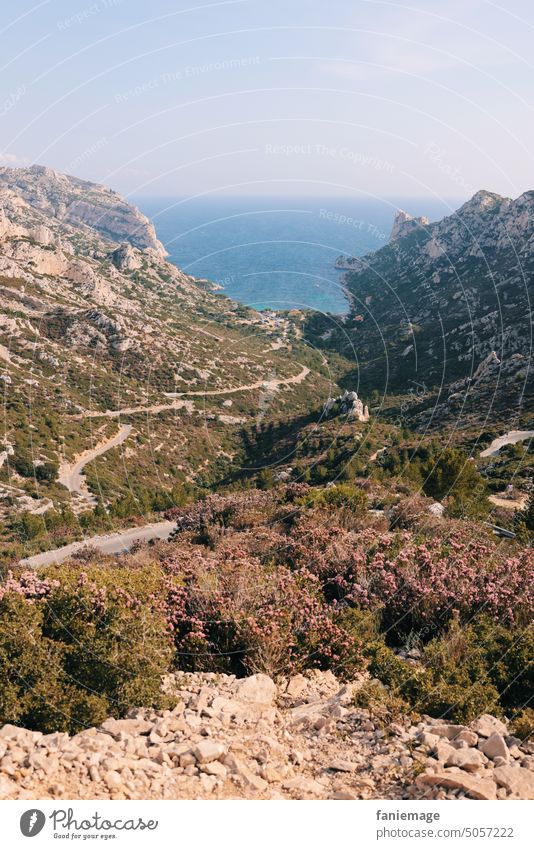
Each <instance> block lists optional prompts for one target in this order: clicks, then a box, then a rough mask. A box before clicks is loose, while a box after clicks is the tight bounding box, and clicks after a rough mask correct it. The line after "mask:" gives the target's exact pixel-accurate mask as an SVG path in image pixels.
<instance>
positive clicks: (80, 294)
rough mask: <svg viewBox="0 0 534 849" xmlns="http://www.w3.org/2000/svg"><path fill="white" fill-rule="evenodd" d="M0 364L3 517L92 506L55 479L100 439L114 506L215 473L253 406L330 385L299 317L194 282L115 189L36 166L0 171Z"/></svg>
mask: <svg viewBox="0 0 534 849" xmlns="http://www.w3.org/2000/svg"><path fill="white" fill-rule="evenodd" d="M0 361H1V362H0V365H1V374H0V381H1V383H0V386H3V388H4V411H5V416H4V429H3V434H2V438H1V439H2V444H0V458H1V460H0V513H2V514H4V515H11V514H12V513H13V502H15V503H16V504H18V503H20V504H21V505H24V506H26V507H27V505H28V501H29V503H30V505H31V504H32V501H31V499H33V506H32V512H35V511H38V512H41V513H42V512H43V511H46V509H47V508H48V507H50V506H51V505H56V506H57V505H58V504H59V505H61V504H70V505H71V506H74V507H75V508H76V510H77V511H79V510H80V509H82V508H84V507H86V506H87V499H84V498H83V497H82V495H83V493H82V490H80V491H79V492H78V493H76V492H71V493H70V494H69V492H68V490H67V489H65V487H64V486H62V485H61V484H60V482H59V478H60V477H61V479H69V480H71V479H73V476H72V475H71V474H70V466H72V468H75V466H76V463H77V462H78V461H79V458H80V457H85V458H87V457H88V456H89V455H90V454H91V450H92V449H94V448H95V446H101V445H102V444H105V445H109V446H111V447H110V450H109V451H106V452H105V453H102V452H101V451H97V452H94V453H95V456H94V457H93V458H90V462H89V464H88V466H87V469H86V470H85V472H84V474H86V475H87V479H88V486H89V489H90V490H91V492H92V493H93V496H95V497H99V499H100V500H101V501H102V502H103V503H104V504H106V503H109V502H110V501H111V500H113V499H114V498H117V497H123V498H126V497H130V498H133V502H134V503H135V499H136V498H138V493H139V491H140V488H144V489H146V488H147V487H148V488H149V489H150V490H151V491H156V490H158V491H170V490H171V489H172V488H173V487H178V488H180V487H182V488H183V487H184V486H189V485H191V486H193V485H194V486H197V485H206V483H209V482H210V481H213V480H216V479H217V478H218V476H219V475H220V474H221V470H222V469H223V467H225V466H228V464H231V463H232V462H237V459H236V458H238V457H239V450H240V446H241V432H242V430H243V427H245V426H247V425H248V424H249V423H250V424H253V423H254V422H255V417H257V416H261V418H262V420H263V419H265V421H269V419H270V418H271V417H274V418H277V417H281V416H287V415H291V414H294V413H298V412H303V411H309V409H310V407H313V406H316V407H317V409H319V410H320V408H321V406H322V404H323V403H324V401H325V399H326V398H327V397H328V395H329V392H330V388H331V386H330V383H329V382H328V381H327V379H326V377H323V376H322V374H321V373H320V372H321V370H322V371H323V372H324V373H325V374H326V372H325V370H324V367H323V366H322V365H321V363H322V360H321V358H320V357H319V356H318V355H314V354H313V353H310V352H309V349H308V348H307V347H306V346H304V345H303V344H302V343H301V342H300V341H299V328H298V327H297V326H296V325H295V324H294V323H293V322H291V321H289V320H286V319H284V318H282V317H281V318H280V319H277V320H276V321H275V320H274V319H272V318H270V317H268V316H266V315H263V314H260V313H257V312H255V311H254V310H251V309H248V308H246V307H243V306H241V305H238V304H236V303H235V302H233V301H230V300H229V299H228V298H225V297H223V296H220V295H216V294H214V293H212V292H210V291H209V289H208V287H206V285H205V281H204V282H203V283H202V284H197V282H196V281H195V280H194V279H193V278H191V277H189V276H188V275H186V274H184V273H183V272H182V271H180V270H179V269H178V268H176V266H174V265H172V264H171V263H169V262H167V261H166V260H165V250H164V248H163V246H162V245H161V243H160V242H159V241H158V240H157V238H156V235H155V231H154V228H153V226H152V224H151V223H150V222H149V221H148V219H147V218H146V217H145V216H144V215H142V214H141V213H140V212H139V211H138V210H136V209H135V208H133V207H132V206H130V205H129V204H128V203H127V202H126V201H125V200H124V199H122V198H121V197H120V196H119V195H117V194H116V193H115V192H112V191H111V190H109V189H106V188H103V187H101V186H97V185H94V184H92V183H88V182H85V181H82V180H78V179H76V178H74V177H68V176H65V175H63V174H58V173H56V172H54V171H51V170H50V169H46V168H42V167H40V166H34V167H32V168H28V169H8V168H2V169H0ZM315 367H317V369H318V372H319V373H315V374H312V371H313V369H315ZM125 421H126V422H127V423H128V424H129V425H131V426H132V428H131V431H129V432H128V438H127V439H126V441H125V442H124V444H121V445H120V446H119V445H118V444H117V443H116V441H114V437H115V436H116V435H117V433H118V432H119V427H120V424H121V423H123V422H125ZM58 467H61V468H60V472H61V473H59V471H58ZM39 469H40V471H39V472H38V474H37V473H36V470H39ZM77 471H79V469H78V470H77ZM58 474H59V477H58ZM75 477H76V476H75ZM84 491H86V487H84ZM2 499H3V502H2ZM2 503H4V505H5V509H2V506H1V505H2ZM131 508H132V510H133V509H134V508H133V505H131ZM145 509H146V508H145Z"/></svg>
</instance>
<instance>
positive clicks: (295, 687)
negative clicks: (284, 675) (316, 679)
mask: <svg viewBox="0 0 534 849" xmlns="http://www.w3.org/2000/svg"><path fill="white" fill-rule="evenodd" d="M307 689H308V681H307V680H306V678H305V677H304V675H294V676H293V678H291V679H290V681H289V683H288V685H287V687H286V693H287V695H288V696H291V698H293V699H298V698H300V696H302V695H303V694H304V693H305V692H306V690H307Z"/></svg>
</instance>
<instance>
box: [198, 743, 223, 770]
mask: <svg viewBox="0 0 534 849" xmlns="http://www.w3.org/2000/svg"><path fill="white" fill-rule="evenodd" d="M193 754H194V756H195V758H196V760H197V761H198V763H201V764H207V763H210V762H211V761H218V760H219V758H221V757H222V756H223V755H224V754H226V746H224V745H223V744H222V743H216V742H215V740H202V742H200V743H199V744H198V745H197V746H195V748H194V749H193Z"/></svg>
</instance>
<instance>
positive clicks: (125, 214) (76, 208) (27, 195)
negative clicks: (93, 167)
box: [0, 165, 166, 257]
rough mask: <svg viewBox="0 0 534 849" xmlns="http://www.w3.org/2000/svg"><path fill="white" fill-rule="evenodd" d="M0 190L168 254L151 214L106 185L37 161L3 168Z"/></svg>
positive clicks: (51, 214)
mask: <svg viewBox="0 0 534 849" xmlns="http://www.w3.org/2000/svg"><path fill="white" fill-rule="evenodd" d="M0 191H1V192H2V200H3V202H4V201H5V200H7V199H8V198H9V193H10V192H13V193H14V194H15V195H16V196H18V197H19V198H22V199H23V200H24V201H26V203H27V204H28V205H29V206H30V207H31V208H32V209H35V210H38V211H39V212H42V213H43V214H44V215H45V216H47V217H49V218H53V219H55V220H57V221H61V222H64V223H65V224H71V225H72V226H73V227H77V228H88V229H89V230H96V232H97V233H100V234H101V235H102V236H104V237H106V238H108V239H111V240H113V241H122V240H125V241H127V242H129V243H130V244H131V245H133V246H134V247H136V248H140V249H141V250H145V249H147V248H151V249H152V250H153V251H155V252H156V254H158V255H159V256H161V257H164V256H165V255H166V251H165V248H164V247H163V245H162V244H161V242H160V241H158V239H157V237H156V231H155V230H154V227H153V225H152V224H151V222H150V221H149V220H148V218H147V217H146V216H145V215H143V214H142V213H141V212H139V210H138V209H135V207H132V206H131V205H130V204H129V203H127V202H126V201H125V200H124V199H123V198H121V196H120V195H118V194H117V192H114V191H112V190H111V189H108V188H106V187H105V186H99V185H96V184H95V183H89V182H87V181H86V180H79V179H77V178H76V177H70V176H67V175H66V174H59V173H58V172H57V171H53V170H52V169H51V168H45V167H44V166H42V165H33V166H32V167H31V168H16V169H13V168H0ZM38 241H39V240H38Z"/></svg>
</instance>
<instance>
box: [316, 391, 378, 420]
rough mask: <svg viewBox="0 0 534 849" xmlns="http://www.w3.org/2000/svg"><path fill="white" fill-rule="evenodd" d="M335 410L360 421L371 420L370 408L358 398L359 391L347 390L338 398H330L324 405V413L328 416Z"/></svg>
mask: <svg viewBox="0 0 534 849" xmlns="http://www.w3.org/2000/svg"><path fill="white" fill-rule="evenodd" d="M334 410H335V412H337V413H338V414H339V415H342V416H348V418H354V419H358V421H360V422H367V421H369V408H368V406H367V404H365V405H364V404H363V402H362V401H361V400H360V399H359V398H358V393H357V392H353V391H348V390H346V391H345V392H344V393H343V395H339V396H338V397H337V398H329V399H328V401H327V402H326V404H325V405H324V408H323V415H325V416H328V415H330V414H331V413H332V412H333V411H334Z"/></svg>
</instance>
